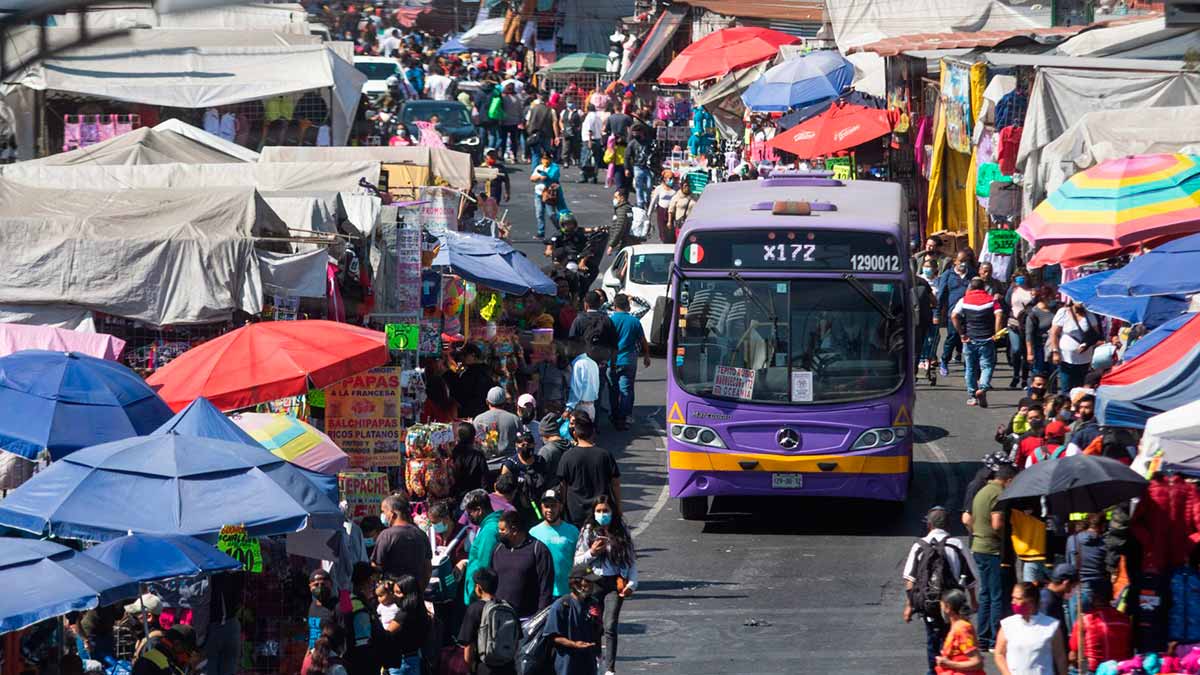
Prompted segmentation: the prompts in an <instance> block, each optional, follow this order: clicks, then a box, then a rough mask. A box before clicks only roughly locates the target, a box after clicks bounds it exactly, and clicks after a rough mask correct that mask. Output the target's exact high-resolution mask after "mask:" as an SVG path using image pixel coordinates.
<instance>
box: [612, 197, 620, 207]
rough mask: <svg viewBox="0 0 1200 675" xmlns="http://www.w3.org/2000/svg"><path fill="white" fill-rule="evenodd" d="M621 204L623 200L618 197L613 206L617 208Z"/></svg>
mask: <svg viewBox="0 0 1200 675" xmlns="http://www.w3.org/2000/svg"><path fill="white" fill-rule="evenodd" d="M620 205H621V202H620V201H619V200H616V199H614V200H613V208H616V207H618V206H620Z"/></svg>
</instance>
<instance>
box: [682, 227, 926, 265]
mask: <svg viewBox="0 0 1200 675" xmlns="http://www.w3.org/2000/svg"><path fill="white" fill-rule="evenodd" d="M681 267H683V268H684V269H696V270H751V271H767V270H792V271H814V272H883V273H900V272H902V271H904V261H903V259H902V258H901V257H900V252H899V249H898V247H897V244H896V239H895V237H893V236H891V235H887V234H883V233H878V232H854V231H849V232H847V231H835V230H810V231H798V230H737V231H725V232H695V233H692V234H689V235H688V237H687V240H686V241H685V242H684V255H683V257H682V261H681Z"/></svg>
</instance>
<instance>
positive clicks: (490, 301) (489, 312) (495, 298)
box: [477, 291, 503, 323]
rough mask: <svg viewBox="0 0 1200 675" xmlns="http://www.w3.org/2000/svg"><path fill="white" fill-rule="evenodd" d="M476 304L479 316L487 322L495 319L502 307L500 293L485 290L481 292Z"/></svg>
mask: <svg viewBox="0 0 1200 675" xmlns="http://www.w3.org/2000/svg"><path fill="white" fill-rule="evenodd" d="M477 304H478V306H479V316H480V317H482V318H483V320H484V321H487V322H489V323H491V322H492V321H495V320H496V318H497V317H498V316H499V315H500V310H501V308H502V307H503V304H502V303H501V301H500V294H499V293H495V292H492V291H485V292H484V293H483V294H481V295H480V297H479V302H478V303H477Z"/></svg>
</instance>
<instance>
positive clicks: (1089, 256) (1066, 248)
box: [1025, 234, 1184, 269]
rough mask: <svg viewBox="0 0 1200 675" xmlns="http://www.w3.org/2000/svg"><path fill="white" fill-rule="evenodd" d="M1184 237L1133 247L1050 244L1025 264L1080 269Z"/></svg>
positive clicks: (1033, 267)
mask: <svg viewBox="0 0 1200 675" xmlns="http://www.w3.org/2000/svg"><path fill="white" fill-rule="evenodd" d="M1182 236H1184V235H1183V234H1170V235H1167V236H1164V237H1155V238H1153V239H1148V240H1146V241H1144V242H1140V243H1137V244H1133V245H1132V246H1117V245H1114V244H1104V243H1100V242H1095V241H1075V242H1070V243H1067V244H1048V245H1046V246H1042V247H1041V248H1039V249H1038V250H1037V253H1034V254H1033V257H1032V258H1030V259H1029V262H1028V263H1026V264H1025V266H1026V267H1028V268H1029V269H1035V268H1037V267H1045V266H1046V265H1062V266H1063V267H1079V266H1080V265H1086V264H1088V263H1093V262H1096V261H1098V260H1106V259H1108V258H1114V257H1116V256H1119V255H1125V254H1127V253H1133V252H1135V251H1137V250H1138V249H1139V248H1141V247H1142V246H1146V247H1149V248H1154V247H1156V246H1161V245H1162V244H1165V243H1167V242H1168V241H1171V240H1173V239H1178V238H1179V237H1182Z"/></svg>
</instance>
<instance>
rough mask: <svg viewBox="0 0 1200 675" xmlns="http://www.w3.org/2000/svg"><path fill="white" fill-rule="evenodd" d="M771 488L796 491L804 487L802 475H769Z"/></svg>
mask: <svg viewBox="0 0 1200 675" xmlns="http://www.w3.org/2000/svg"><path fill="white" fill-rule="evenodd" d="M771 487H773V488H779V489H785V490H796V489H799V488H802V487H804V474H802V473H773V474H771Z"/></svg>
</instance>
